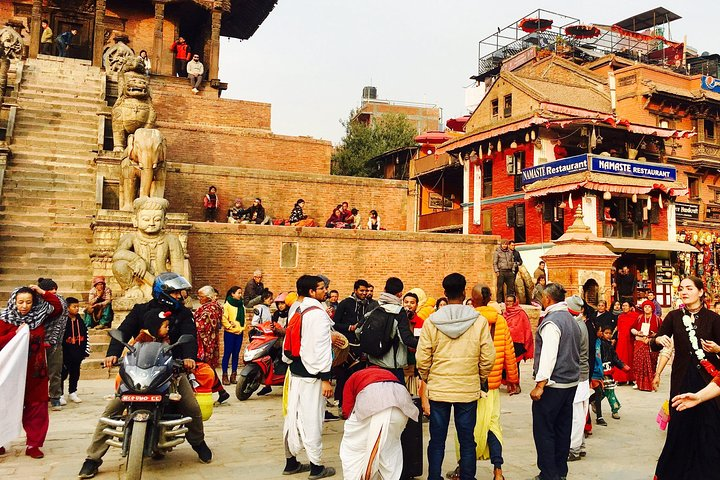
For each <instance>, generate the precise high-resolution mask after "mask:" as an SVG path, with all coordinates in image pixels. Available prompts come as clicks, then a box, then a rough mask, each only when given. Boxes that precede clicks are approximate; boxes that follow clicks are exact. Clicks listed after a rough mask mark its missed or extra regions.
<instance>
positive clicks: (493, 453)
mask: <svg viewBox="0 0 720 480" xmlns="http://www.w3.org/2000/svg"><path fill="white" fill-rule="evenodd" d="M487 443H488V447H489V448H490V463H492V464H493V467H495V468H500V467H502V464H503V457H502V443H500V440H498V438H497V437H496V436H495V434H494V433H493V432H491V431H488V438H487Z"/></svg>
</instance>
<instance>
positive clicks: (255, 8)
mask: <svg viewBox="0 0 720 480" xmlns="http://www.w3.org/2000/svg"><path fill="white" fill-rule="evenodd" d="M228 1H229V2H230V4H231V6H230V13H225V14H224V15H223V19H222V25H221V27H220V35H222V36H225V37H232V38H239V39H240V40H247V39H248V38H250V37H252V36H253V35H254V34H255V32H256V31H257V29H258V28H259V27H260V25H262V23H263V22H264V21H265V19H266V18H267V17H268V15H270V12H272V11H273V9H274V8H275V5H276V4H277V2H278V0H228Z"/></svg>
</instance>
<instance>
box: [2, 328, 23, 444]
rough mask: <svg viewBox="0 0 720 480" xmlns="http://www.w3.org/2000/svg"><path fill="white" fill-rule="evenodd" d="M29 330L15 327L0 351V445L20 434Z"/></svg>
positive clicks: (21, 431)
mask: <svg viewBox="0 0 720 480" xmlns="http://www.w3.org/2000/svg"><path fill="white" fill-rule="evenodd" d="M29 347H30V329H29V328H28V326H27V325H22V326H20V327H18V329H17V332H16V333H15V336H14V337H13V338H12V339H11V340H10V341H9V342H8V343H7V345H5V347H3V349H2V350H0V405H2V406H3V413H2V415H0V445H8V444H9V443H10V442H12V441H13V440H16V439H17V438H18V437H19V436H20V435H22V433H23V427H22V413H23V401H24V399H25V377H26V376H27V363H28V350H29Z"/></svg>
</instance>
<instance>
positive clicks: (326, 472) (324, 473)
mask: <svg viewBox="0 0 720 480" xmlns="http://www.w3.org/2000/svg"><path fill="white" fill-rule="evenodd" d="M333 475H335V469H334V468H333V467H323V469H322V470H321V471H320V472H318V473H316V474H315V475H310V476H309V477H308V480H317V479H318V478H326V477H332V476H333Z"/></svg>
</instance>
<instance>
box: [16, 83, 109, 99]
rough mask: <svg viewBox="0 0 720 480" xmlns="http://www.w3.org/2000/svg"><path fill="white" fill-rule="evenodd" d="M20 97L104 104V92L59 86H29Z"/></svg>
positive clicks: (22, 91)
mask: <svg viewBox="0 0 720 480" xmlns="http://www.w3.org/2000/svg"><path fill="white" fill-rule="evenodd" d="M18 97H19V98H21V99H23V98H30V99H32V98H40V99H59V100H77V101H81V102H88V103H93V104H97V103H100V104H104V103H105V100H104V99H103V98H101V97H102V92H100V91H99V89H98V91H94V89H78V88H74V89H72V90H68V89H65V88H62V87H59V86H54V87H38V86H37V85H34V84H28V85H26V86H24V87H21V89H20V93H19V94H18Z"/></svg>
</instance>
